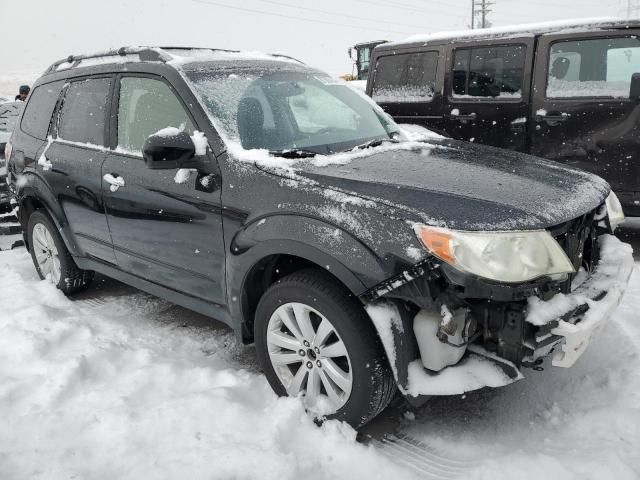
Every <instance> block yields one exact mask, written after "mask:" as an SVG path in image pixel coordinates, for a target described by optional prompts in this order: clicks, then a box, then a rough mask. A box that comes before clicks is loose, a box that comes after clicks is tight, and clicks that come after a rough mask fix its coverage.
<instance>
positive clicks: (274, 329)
mask: <svg viewBox="0 0 640 480" xmlns="http://www.w3.org/2000/svg"><path fill="white" fill-rule="evenodd" d="M255 339H256V351H257V356H258V361H259V362H260V364H261V366H262V368H263V370H264V372H265V375H266V377H267V380H268V381H269V384H270V385H271V387H272V388H273V390H274V391H275V392H276V393H277V394H278V395H280V396H286V395H289V396H298V395H304V397H305V398H304V401H305V405H306V406H307V407H308V408H309V409H310V410H311V411H312V412H313V413H317V414H318V413H319V414H320V415H323V416H327V417H328V418H335V419H339V420H343V421H346V422H347V423H349V424H350V425H352V426H353V427H354V428H358V427H360V426H362V425H364V424H365V423H367V422H368V421H370V420H371V419H372V418H374V417H375V416H376V415H378V414H379V413H380V412H381V411H382V410H384V408H385V407H386V406H387V405H388V404H389V402H390V401H391V399H392V398H393V395H394V394H395V392H396V384H395V380H394V378H393V374H392V372H391V369H390V367H389V363H388V361H387V359H386V355H385V353H384V349H383V347H382V344H381V342H380V339H379V338H378V335H377V333H376V331H375V329H374V328H373V325H372V323H371V320H370V319H369V318H368V316H367V314H366V312H365V311H364V309H363V308H362V305H360V304H359V302H358V301H357V300H356V299H355V298H354V297H352V296H350V294H349V292H348V291H347V290H346V289H344V288H343V287H342V286H341V285H339V284H338V283H337V282H336V280H335V279H333V278H332V277H331V276H329V275H328V274H327V273H325V272H322V271H320V270H303V271H300V272H296V273H293V274H291V275H289V276H287V277H285V278H283V279H282V280H280V281H278V282H277V283H275V284H274V285H272V286H271V287H270V288H269V289H268V290H267V291H266V292H265V294H264V295H263V296H262V298H261V299H260V302H259V303H258V308H257V310H256V317H255Z"/></svg>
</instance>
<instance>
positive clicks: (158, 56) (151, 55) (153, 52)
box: [44, 47, 171, 75]
mask: <svg viewBox="0 0 640 480" xmlns="http://www.w3.org/2000/svg"><path fill="white" fill-rule="evenodd" d="M134 54H135V55H139V56H140V60H141V61H143V62H166V61H168V60H170V59H171V57H169V56H168V55H166V54H163V53H162V51H161V50H160V49H158V48H152V47H121V48H118V49H117V50H107V51H104V52H98V53H91V54H88V55H69V56H68V57H67V58H63V59H62V60H58V61H57V62H54V63H52V64H51V65H50V66H49V68H47V69H46V70H45V72H44V73H45V75H46V74H48V73H53V72H55V71H56V70H57V69H58V67H59V66H60V65H62V64H64V63H69V64H71V65H70V66H69V68H73V67H77V66H78V65H80V63H81V62H82V60H87V59H89V58H101V57H115V56H121V57H124V56H126V55H134Z"/></svg>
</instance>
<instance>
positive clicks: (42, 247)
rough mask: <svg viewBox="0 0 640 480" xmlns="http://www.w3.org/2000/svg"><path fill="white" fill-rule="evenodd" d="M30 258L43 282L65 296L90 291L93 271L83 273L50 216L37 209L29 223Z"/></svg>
mask: <svg viewBox="0 0 640 480" xmlns="http://www.w3.org/2000/svg"><path fill="white" fill-rule="evenodd" d="M27 240H28V241H29V248H30V250H31V259H32V260H33V264H34V265H35V267H36V271H37V272H38V275H39V276H40V278H41V279H42V280H49V281H50V282H51V283H53V284H54V285H55V286H56V287H57V288H59V289H60V290H62V292H63V293H64V294H65V295H70V294H72V293H74V292H77V291H79V290H83V289H85V288H87V287H88V286H89V285H90V284H91V281H92V280H93V272H92V271H90V270H80V269H79V268H78V266H77V265H76V263H75V262H74V261H73V257H72V256H71V254H70V253H69V250H67V247H66V245H65V244H64V241H63V240H62V237H61V236H60V233H59V232H58V229H57V228H56V227H55V225H54V223H53V222H52V221H51V219H50V218H49V216H48V215H47V214H46V213H44V212H43V211H41V210H36V211H35V212H33V213H32V214H31V216H30V217H29V222H28V223H27Z"/></svg>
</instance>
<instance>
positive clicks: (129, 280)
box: [74, 257, 240, 335]
mask: <svg viewBox="0 0 640 480" xmlns="http://www.w3.org/2000/svg"><path fill="white" fill-rule="evenodd" d="M74 260H75V262H76V265H78V268H81V269H82V270H93V271H95V272H98V273H101V274H103V275H105V276H107V277H110V278H113V279H115V280H118V281H120V282H122V283H126V284H127V285H131V286H132V287H134V288H137V289H139V290H142V291H144V292H147V293H150V294H151V295H155V296H156V297H159V298H162V299H164V300H167V301H169V302H171V303H175V304H176V305H180V306H181V307H185V308H188V309H189V310H193V311H195V312H198V313H200V314H202V315H205V316H207V317H211V318H212V319H215V320H218V321H220V322H223V323H225V324H226V325H228V326H229V327H231V328H232V329H233V330H234V332H235V333H236V335H240V323H239V322H233V320H232V318H231V315H230V314H229V311H228V310H227V308H226V307H225V306H224V305H218V304H215V303H210V302H207V301H205V300H201V299H199V298H196V297H192V296H190V295H186V294H184V293H181V292H177V291H175V290H172V289H170V288H166V287H163V286H162V285H158V284H156V283H153V282H150V281H149V280H147V279H143V278H140V277H137V276H135V275H131V274H129V273H126V272H123V271H122V270H120V269H119V268H117V267H115V266H113V265H109V264H106V263H104V262H101V261H99V260H97V259H93V258H86V257H74Z"/></svg>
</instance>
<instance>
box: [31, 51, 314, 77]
mask: <svg viewBox="0 0 640 480" xmlns="http://www.w3.org/2000/svg"><path fill="white" fill-rule="evenodd" d="M238 61H244V62H251V61H254V62H261V61H262V62H264V61H272V62H273V61H276V62H277V61H279V62H295V63H297V64H303V62H301V61H300V60H297V59H295V58H293V57H290V56H288V55H285V54H281V53H261V52H241V51H238V50H226V49H219V48H200V47H122V48H119V49H117V50H108V51H104V52H97V53H93V54H88V55H69V56H68V57H67V58H65V59H61V60H58V61H57V62H54V63H53V64H51V65H50V66H49V68H48V69H47V70H46V71H45V72H44V74H45V75H47V74H51V73H55V72H60V71H63V70H69V69H75V68H80V67H90V66H95V65H106V64H117V63H137V62H159V63H166V64H169V65H172V66H175V67H177V66H179V65H184V64H187V63H195V62H198V63H202V62H211V63H228V62H238Z"/></svg>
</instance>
